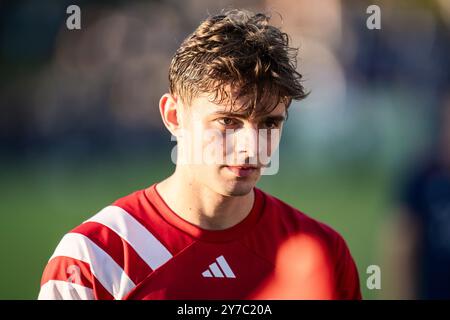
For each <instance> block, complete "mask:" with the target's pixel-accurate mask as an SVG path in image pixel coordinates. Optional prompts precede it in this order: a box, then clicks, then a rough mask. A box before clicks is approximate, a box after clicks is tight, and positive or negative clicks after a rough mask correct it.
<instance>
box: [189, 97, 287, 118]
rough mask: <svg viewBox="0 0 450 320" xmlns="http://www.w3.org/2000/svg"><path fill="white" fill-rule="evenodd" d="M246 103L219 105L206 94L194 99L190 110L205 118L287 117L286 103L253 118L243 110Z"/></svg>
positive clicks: (259, 113)
mask: <svg viewBox="0 0 450 320" xmlns="http://www.w3.org/2000/svg"><path fill="white" fill-rule="evenodd" d="M243 103H244V101H242V100H237V101H236V102H235V105H234V106H233V107H232V106H231V104H230V103H218V102H215V101H212V97H211V96H209V95H206V94H203V95H200V96H198V97H196V98H194V99H193V100H192V102H191V104H190V109H191V111H192V112H193V113H195V114H198V115H203V116H208V115H214V114H230V115H240V116H242V117H246V118H261V117H266V116H269V115H270V116H274V115H282V116H284V115H286V104H285V103H284V102H280V103H278V104H277V105H276V106H274V107H272V108H271V110H270V112H255V113H254V114H252V115H251V116H249V115H248V111H247V110H242V108H241V107H242V105H243Z"/></svg>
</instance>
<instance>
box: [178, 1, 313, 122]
mask: <svg viewBox="0 0 450 320" xmlns="http://www.w3.org/2000/svg"><path fill="white" fill-rule="evenodd" d="M269 20H270V16H268V15H266V14H263V13H256V14H255V13H252V12H250V11H246V10H231V11H226V12H224V13H222V14H219V15H215V16H210V17H209V18H207V19H206V20H205V21H203V22H202V23H201V24H200V25H199V26H198V28H197V29H196V30H195V31H194V32H193V33H192V34H191V35H190V36H188V37H187V38H186V39H185V40H184V41H183V43H182V44H181V46H180V48H179V49H178V50H177V51H176V53H175V55H174V57H173V59H172V62H171V64H170V69H169V84H170V93H171V94H173V95H176V96H178V97H180V98H181V100H182V101H183V102H185V103H187V104H190V103H191V102H192V99H193V98H195V97H197V96H199V95H200V94H202V93H208V94H212V98H211V101H213V102H216V103H229V104H230V106H231V108H232V110H234V109H235V108H234V107H235V106H236V101H237V100H240V101H244V103H240V104H241V106H240V107H239V108H238V109H237V110H234V111H237V112H243V113H245V114H247V115H248V116H250V115H252V114H264V113H268V112H271V111H272V110H273V109H274V108H275V107H276V106H277V105H278V104H279V103H280V102H283V103H285V105H286V108H288V107H289V105H290V104H291V102H292V100H301V99H304V98H305V97H306V96H307V93H306V92H305V90H304V88H303V85H302V83H301V82H302V81H301V79H302V75H301V74H300V73H299V72H297V70H296V64H297V60H296V57H297V51H298V49H296V48H291V47H289V36H288V35H287V34H286V33H284V32H282V31H281V30H280V29H279V28H277V27H274V26H272V25H269Z"/></svg>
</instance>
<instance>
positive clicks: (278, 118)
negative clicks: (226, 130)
mask: <svg viewBox="0 0 450 320" xmlns="http://www.w3.org/2000/svg"><path fill="white" fill-rule="evenodd" d="M213 114H214V115H221V116H226V117H234V118H240V119H246V118H247V117H246V116H245V115H244V114H241V113H236V112H227V111H216V112H214V113H213ZM260 118H261V119H263V120H272V121H279V122H283V121H285V120H286V117H285V116H284V115H281V114H280V115H278V114H277V115H266V116H262V117H260Z"/></svg>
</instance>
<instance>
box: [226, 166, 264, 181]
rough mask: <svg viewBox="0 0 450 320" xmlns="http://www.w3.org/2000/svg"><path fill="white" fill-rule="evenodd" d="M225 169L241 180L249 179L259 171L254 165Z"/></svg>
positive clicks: (227, 167)
mask: <svg viewBox="0 0 450 320" xmlns="http://www.w3.org/2000/svg"><path fill="white" fill-rule="evenodd" d="M225 168H226V169H227V170H229V171H230V172H232V173H233V174H234V175H235V176H237V177H240V178H244V177H248V176H250V175H252V174H253V173H255V172H257V171H258V170H259V167H258V166H253V165H237V166H225Z"/></svg>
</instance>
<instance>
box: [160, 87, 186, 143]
mask: <svg viewBox="0 0 450 320" xmlns="http://www.w3.org/2000/svg"><path fill="white" fill-rule="evenodd" d="M159 112H160V113H161V118H162V120H163V122H164V125H165V126H166V128H167V130H169V131H170V133H171V134H173V135H174V136H177V131H178V129H179V128H180V120H181V104H180V103H179V100H178V98H177V97H175V96H173V95H171V94H170V93H166V94H164V95H163V96H162V97H161V99H160V100H159Z"/></svg>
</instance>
